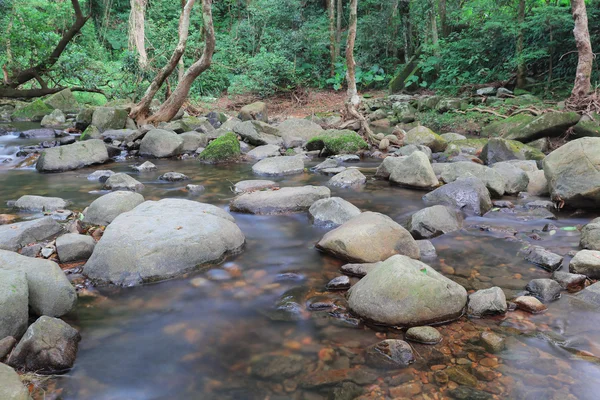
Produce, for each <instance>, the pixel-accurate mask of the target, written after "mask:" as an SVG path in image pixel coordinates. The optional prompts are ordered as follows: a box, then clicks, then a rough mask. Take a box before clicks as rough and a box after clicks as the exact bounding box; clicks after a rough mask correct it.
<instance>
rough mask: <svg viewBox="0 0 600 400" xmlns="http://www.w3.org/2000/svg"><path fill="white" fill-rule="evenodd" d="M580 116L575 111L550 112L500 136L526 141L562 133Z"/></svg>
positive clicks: (577, 120) (575, 122)
mask: <svg viewBox="0 0 600 400" xmlns="http://www.w3.org/2000/svg"><path fill="white" fill-rule="evenodd" d="M580 118H581V117H580V116H579V114H577V113H576V112H551V113H546V114H542V115H540V116H539V117H536V118H535V119H533V120H532V121H531V122H528V123H525V124H523V125H520V126H518V127H516V128H514V129H511V130H510V131H509V132H508V133H506V134H504V135H503V136H502V137H503V138H504V139H512V140H518V141H519V142H523V143H528V142H532V141H534V140H536V139H540V138H543V137H555V136H561V135H563V134H564V133H565V132H566V131H567V129H569V128H570V127H572V126H574V125H575V124H577V122H579V119H580Z"/></svg>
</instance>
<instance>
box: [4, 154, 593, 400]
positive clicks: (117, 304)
mask: <svg viewBox="0 0 600 400" xmlns="http://www.w3.org/2000/svg"><path fill="white" fill-rule="evenodd" d="M153 162H155V164H156V165H157V166H158V167H159V170H158V171H154V172H150V173H142V174H139V173H135V172H132V171H131V169H130V165H131V164H132V163H133V161H131V162H130V161H124V162H120V163H112V164H107V165H104V166H100V167H95V168H87V169H83V170H78V171H72V172H66V173H62V174H38V173H37V172H36V171H35V170H33V169H22V170H15V169H6V168H4V169H0V183H1V185H0V213H9V212H11V210H9V209H8V208H7V207H6V206H5V204H6V201H8V200H14V199H16V198H18V197H19V196H21V195H23V194H38V195H46V196H59V197H63V198H65V199H68V200H70V201H72V202H73V204H72V206H71V208H72V209H73V210H82V209H83V208H85V207H86V206H87V205H89V203H91V202H92V201H93V200H94V199H95V198H97V197H98V196H100V195H101V194H102V193H103V192H102V191H101V184H99V183H98V182H90V181H88V180H87V179H86V177H87V175H88V174H90V173H91V172H93V171H94V170H96V169H112V170H113V171H118V172H129V173H131V174H132V176H134V177H135V178H136V179H138V180H140V181H141V182H142V183H144V184H145V185H146V189H145V190H144V191H143V192H142V194H143V195H144V196H145V197H146V199H159V198H164V197H179V198H190V199H194V200H198V201H202V202H207V203H211V204H215V205H218V206H221V207H223V208H225V209H227V206H228V203H229V201H230V200H231V199H232V198H233V193H232V192H231V190H230V187H231V186H232V184H233V183H235V182H237V181H239V180H242V179H252V178H256V177H255V176H253V175H252V172H251V164H248V163H240V164H232V165H226V166H209V165H202V164H199V163H198V162H196V161H195V160H187V161H169V160H156V161H154V160H153ZM317 162H318V161H316V160H315V161H314V162H311V163H309V164H310V166H312V165H314V164H316V163H317ZM378 163H379V161H378V160H371V161H367V162H362V163H360V164H359V166H360V167H364V168H367V169H366V170H365V174H366V175H367V176H368V177H369V178H371V176H372V173H373V172H374V170H373V169H368V168H374V167H375V166H376V165H378ZM168 171H177V172H182V173H185V174H186V175H188V176H189V177H190V178H192V180H191V181H187V182H183V183H181V182H179V183H163V182H160V181H158V176H159V175H160V174H162V173H164V172H168ZM327 179H328V177H325V176H322V175H316V174H312V173H305V174H302V175H297V176H290V177H284V178H276V179H275V180H277V181H279V182H280V184H281V185H282V186H298V185H305V184H315V185H316V184H324V183H325V182H326V181H327ZM188 183H192V184H202V185H204V186H205V187H206V191H205V192H203V193H201V194H199V195H190V194H188V193H187V192H185V191H184V190H183V188H184V187H185V185H186V184H188ZM423 194H424V193H423V192H418V191H412V190H406V189H402V188H398V187H394V186H390V185H388V183H387V182H382V181H375V180H372V179H370V180H369V181H368V182H367V185H366V186H365V187H364V188H363V189H360V190H353V189H333V190H332V195H334V196H340V197H343V198H344V199H346V200H348V201H351V202H352V203H354V204H355V205H357V206H358V207H360V208H361V209H363V210H371V211H378V212H382V213H385V214H387V215H389V216H390V217H392V218H393V219H394V220H396V221H398V222H403V221H405V220H406V219H407V218H408V217H409V216H410V214H411V213H413V212H415V211H417V210H418V209H421V208H423V207H424V205H423V203H422V201H421V196H422V195H423ZM510 200H513V201H514V202H515V203H519V202H521V200H517V199H516V198H510ZM234 216H235V218H236V221H237V223H238V224H239V226H240V228H241V229H242V231H243V232H244V234H245V235H246V240H247V244H246V248H245V250H244V252H243V253H242V254H240V255H238V256H237V257H235V258H232V259H229V260H227V263H226V264H224V265H223V266H220V267H219V268H223V269H226V270H228V271H230V273H231V275H232V276H233V277H232V278H231V279H230V280H228V281H209V282H208V283H207V284H205V285H202V286H201V287H195V286H194V285H192V283H191V280H192V279H193V278H197V277H207V276H208V275H209V274H210V272H198V273H195V274H190V275H189V276H186V277H182V278H179V279H174V280H170V281H166V282H161V283H158V284H152V285H146V286H142V287H136V288H115V287H103V288H98V289H96V290H91V291H90V292H88V293H83V294H82V296H81V297H80V302H79V304H78V306H77V308H76V310H75V311H74V312H73V313H71V314H70V315H69V316H68V318H67V320H68V322H69V323H71V324H73V325H74V326H76V327H77V328H78V329H79V330H80V332H81V335H82V341H81V343H80V350H79V354H78V357H77V361H76V364H75V367H74V368H73V370H72V371H70V373H69V374H67V375H65V376H63V377H60V378H58V380H57V381H56V385H57V387H58V388H59V389H60V390H62V398H64V399H101V400H109V399H135V400H137V399H173V398H177V399H211V398H215V399H223V398H224V399H228V398H231V399H264V398H267V397H269V398H282V399H283V398H294V399H303V398H306V399H313V398H330V397H333V396H334V395H335V394H334V393H336V392H335V390H336V387H338V386H339V384H338V385H335V384H334V385H329V386H320V387H314V379H313V378H314V377H313V376H312V375H309V374H310V373H311V372H313V371H318V372H317V375H318V376H319V377H321V379H329V380H330V381H335V379H333V378H331V376H332V373H331V371H341V370H345V372H344V371H342V372H344V374H349V373H348V371H346V370H347V369H349V368H359V369H360V370H361V371H363V372H364V373H365V374H367V376H366V377H363V379H362V380H361V382H362V383H363V384H364V386H363V389H364V390H365V391H366V392H367V393H368V392H372V393H373V395H372V396H371V397H372V398H378V397H377V393H379V392H378V390H381V393H383V394H384V395H388V396H390V395H389V394H388V390H389V389H390V388H392V389H393V390H396V391H394V392H393V393H395V395H396V396H398V395H399V394H398V393H400V394H403V395H405V396H407V397H409V396H410V395H411V394H413V395H414V393H415V392H416V391H417V389H418V390H419V391H420V393H421V394H427V395H428V396H433V395H435V394H437V395H438V396H439V394H440V393H445V394H447V391H448V390H449V389H452V388H453V387H454V386H453V385H452V384H450V385H448V384H443V385H439V384H437V383H436V377H435V376H434V370H435V369H437V368H439V367H437V366H438V365H448V366H454V365H461V366H463V367H465V368H466V369H467V370H468V371H470V372H472V373H473V374H474V375H475V376H476V377H477V378H478V382H477V388H478V389H481V390H483V391H485V392H486V393H488V394H495V395H497V396H499V398H511V399H538V398H544V399H546V398H551V399H566V398H579V399H588V398H589V399H595V398H597V393H598V390H600V367H599V365H598V363H597V362H596V361H597V359H596V358H595V357H593V356H600V348H599V347H600V314H599V313H596V312H593V311H586V310H582V309H581V308H580V307H579V306H577V305H575V304H574V303H573V302H572V301H570V299H569V296H568V294H566V293H564V294H563V296H562V298H561V299H559V300H558V301H556V302H554V303H551V304H549V311H548V312H547V313H545V314H540V315H535V316H532V315H530V314H526V313H523V312H521V311H516V312H510V313H508V314H507V315H506V316H505V317H503V318H500V317H498V318H489V319H480V320H468V319H467V318H462V319H461V320H459V321H457V322H454V323H451V324H448V325H444V326H441V327H440V331H441V332H442V334H443V337H444V339H443V341H442V342H441V343H440V344H438V345H435V346H425V345H414V348H415V350H416V355H417V362H416V363H415V364H414V365H413V366H412V367H411V368H408V369H406V370H400V371H379V370H373V369H370V368H368V367H366V366H364V352H363V351H364V349H365V348H366V347H367V346H369V345H372V344H374V343H376V342H378V341H379V340H381V339H382V338H385V337H388V338H402V334H401V333H397V332H375V331H373V330H371V329H370V328H367V327H364V326H362V325H360V324H358V321H356V320H354V319H353V318H352V316H350V315H348V314H347V313H346V312H345V300H344V295H343V293H333V292H327V291H325V289H324V285H325V284H326V283H327V282H328V281H329V280H330V279H331V278H333V277H335V276H339V275H340V274H339V270H338V269H339V267H340V266H341V265H342V264H343V263H342V262H341V261H339V260H336V259H334V258H331V257H328V256H324V255H322V254H321V253H319V252H318V251H317V250H315V249H314V244H315V243H316V242H317V241H318V240H319V239H320V238H321V237H322V236H323V234H324V233H325V232H326V231H325V230H324V229H322V228H318V227H313V226H312V225H311V224H310V223H309V221H308V218H307V216H306V215H305V214H295V215H288V216H253V215H242V214H234ZM593 216H594V215H582V216H570V215H569V214H568V213H565V214H561V215H560V219H559V220H558V221H547V220H533V221H528V222H525V221H520V220H518V219H516V218H515V217H514V216H510V215H506V214H502V213H495V214H494V215H493V217H485V218H468V219H467V220H466V221H465V227H466V228H465V229H463V230H462V231H460V232H455V233H452V234H448V235H444V236H441V237H439V238H436V239H433V240H432V242H433V243H434V245H435V247H436V249H437V252H438V258H437V259H434V260H430V261H427V262H428V263H429V264H430V265H431V266H433V267H434V268H436V269H437V270H439V271H442V272H443V273H444V274H445V275H446V276H448V277H449V278H451V279H454V280H456V281H457V282H459V283H460V284H462V285H464V286H465V287H466V288H467V289H468V290H475V289H481V288H486V287H491V286H500V287H502V288H504V289H505V290H506V292H507V293H508V294H516V293H518V292H519V291H520V290H522V289H523V288H524V287H525V285H526V284H527V282H528V281H529V280H530V279H533V278H545V277H549V276H550V273H548V272H546V271H544V270H542V269H540V268H538V267H535V266H533V265H531V264H528V263H526V262H525V261H524V260H522V259H521V258H520V257H518V256H517V252H518V250H519V249H520V248H521V247H522V245H523V241H526V242H531V243H535V244H539V245H541V246H544V247H546V248H548V249H549V250H552V251H555V252H557V253H559V254H566V253H567V252H568V251H570V250H574V249H577V245H578V241H579V233H578V232H577V231H574V232H573V231H563V230H560V229H559V230H557V231H556V234H555V235H550V234H549V233H546V232H541V229H542V227H543V226H544V225H545V224H546V223H548V222H552V223H554V224H555V225H557V226H558V227H559V228H560V227H566V226H575V225H578V224H583V223H586V222H587V221H589V219H590V218H592V217H593ZM23 217H26V215H23ZM509 230H513V231H517V232H518V233H517V234H516V235H515V234H514V233H513V232H512V231H509ZM534 231H535V232H536V233H537V235H539V236H538V239H539V240H534V239H532V238H530V237H529V236H528V235H531V234H532V232H534ZM564 265H565V267H563V269H565V268H566V265H568V258H567V260H565V264H564ZM282 297H286V298H287V299H288V303H287V304H288V305H289V304H290V303H289V301H292V300H293V301H294V302H295V303H297V304H298V305H299V306H298V307H295V308H294V307H292V308H291V309H292V310H294V311H296V312H295V313H293V317H294V318H293V319H294V320H293V321H282V320H281V319H286V318H285V317H286V316H288V315H289V314H286V313H281V312H274V310H273V308H274V305H275V304H277V303H278V302H279V303H280V304H281V298H282ZM316 301H322V302H329V303H332V304H333V305H335V306H336V307H337V308H334V309H333V310H329V311H326V312H323V311H319V312H315V311H308V309H307V303H308V304H310V303H314V302H316ZM288 319H289V318H288ZM489 329H491V330H493V331H494V332H497V333H499V334H501V335H503V336H505V337H506V338H507V349H506V350H505V351H503V352H502V353H500V354H497V355H492V354H489V353H487V352H486V351H485V350H484V349H483V348H482V347H481V346H480V343H479V342H478V339H477V338H478V336H479V334H480V332H482V331H483V330H489ZM266 354H277V355H284V356H292V355H299V356H301V357H302V361H300V362H301V364H302V372H301V373H299V374H297V375H296V376H294V377H292V378H288V379H283V378H282V379H273V380H266V379H260V378H257V377H256V376H255V375H253V369H252V368H251V367H252V365H253V360H255V357H260V356H264V355H266ZM294 362H295V363H297V362H299V361H297V360H295V361H294ZM282 368H283V366H282ZM490 370H491V372H489V371H490ZM254 372H256V371H255V370H254ZM342 372H340V374H341V373H342ZM354 379H355V378H354ZM338 380H339V379H338ZM355 380H356V379H355ZM311 382H312V383H311ZM373 385H374V386H373ZM402 385H409V386H410V387H409V386H403V387H402V388H401V389H394V388H396V387H398V386H402ZM378 388H379V389H378ZM337 390H339V389H337ZM319 396H322V397H319ZM338 396H339V393H338ZM390 397H393V396H390ZM338 398H342V397H338Z"/></svg>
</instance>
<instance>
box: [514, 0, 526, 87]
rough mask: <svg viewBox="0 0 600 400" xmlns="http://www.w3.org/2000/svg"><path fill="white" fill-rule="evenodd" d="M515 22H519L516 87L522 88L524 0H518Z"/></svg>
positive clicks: (523, 67) (524, 80) (523, 73)
mask: <svg viewBox="0 0 600 400" xmlns="http://www.w3.org/2000/svg"><path fill="white" fill-rule="evenodd" d="M517 22H518V24H519V36H518V37H517V49H516V50H517V58H518V60H519V62H518V65H517V87H518V88H520V89H523V88H524V87H525V85H526V84H527V81H526V79H525V62H524V61H523V59H522V58H523V41H524V32H523V30H524V27H523V24H524V22H525V0H519V10H518V14H517Z"/></svg>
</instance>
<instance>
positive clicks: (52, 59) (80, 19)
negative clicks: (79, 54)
mask: <svg viewBox="0 0 600 400" xmlns="http://www.w3.org/2000/svg"><path fill="white" fill-rule="evenodd" d="M71 5H72V6H73V11H74V12H75V22H73V25H71V27H70V28H69V30H67V31H66V32H64V33H63V35H62V37H61V39H60V41H59V42H58V44H57V45H56V47H55V48H54V50H53V51H52V53H50V56H48V58H46V59H45V60H43V61H42V62H40V63H39V64H38V65H36V66H34V67H31V68H28V69H26V70H24V71H20V72H18V73H17V74H16V75H15V76H12V77H9V79H8V81H9V84H8V86H9V87H11V88H17V87H19V86H20V85H22V84H23V83H25V82H29V81H30V80H32V79H35V78H36V76H39V75H42V74H44V73H45V72H47V71H48V70H49V69H50V68H51V67H52V66H53V65H54V64H56V62H57V61H58V59H59V58H60V56H61V54H62V53H63V51H65V49H66V48H67V45H68V44H69V42H70V41H71V40H72V39H73V38H74V37H75V35H77V34H78V33H79V31H80V30H81V28H83V26H84V25H85V23H86V22H87V20H88V19H89V18H90V15H87V16H85V15H83V13H82V12H81V7H80V5H79V1H78V0H71Z"/></svg>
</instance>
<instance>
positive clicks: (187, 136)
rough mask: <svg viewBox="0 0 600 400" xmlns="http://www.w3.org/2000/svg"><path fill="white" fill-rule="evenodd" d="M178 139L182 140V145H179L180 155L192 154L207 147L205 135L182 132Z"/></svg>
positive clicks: (206, 136)
mask: <svg viewBox="0 0 600 400" xmlns="http://www.w3.org/2000/svg"><path fill="white" fill-rule="evenodd" d="M179 137H181V138H182V139H183V144H182V145H181V152H182V153H193V152H195V151H196V150H198V148H200V147H206V145H208V135H206V134H205V133H199V132H195V131H191V132H184V133H182V134H181V135H179Z"/></svg>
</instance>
